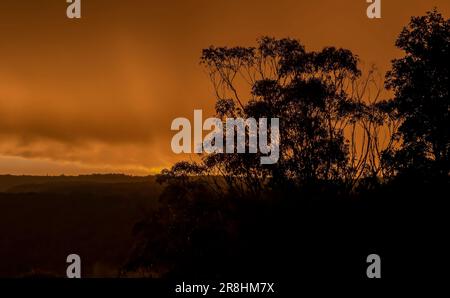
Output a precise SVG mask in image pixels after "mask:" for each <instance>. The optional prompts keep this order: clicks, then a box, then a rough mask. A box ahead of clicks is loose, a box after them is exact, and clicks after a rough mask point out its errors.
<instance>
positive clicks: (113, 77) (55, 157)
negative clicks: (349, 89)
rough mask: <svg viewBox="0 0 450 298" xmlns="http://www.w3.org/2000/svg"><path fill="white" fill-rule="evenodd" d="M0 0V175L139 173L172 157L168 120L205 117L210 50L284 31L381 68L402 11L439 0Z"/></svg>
mask: <svg viewBox="0 0 450 298" xmlns="http://www.w3.org/2000/svg"><path fill="white" fill-rule="evenodd" d="M367 5H368V4H366V0H340V1H335V0H308V1H306V0H276V1H275V0H273V1H268V0H178V1H176V0H166V1H150V0H127V1H125V0H82V19H81V20H69V19H67V18H66V15H65V10H66V6H67V4H66V1H65V0H1V1H0V174H6V173H11V174H34V175H40V174H44V175H45V174H50V175H59V174H68V175H71V174H80V173H92V172H125V173H129V174H138V175H143V174H150V173H154V172H155V171H158V170H159V169H160V168H162V167H167V166H170V165H171V164H172V163H173V162H174V161H176V160H179V159H182V158H186V157H185V156H175V155H174V154H173V153H172V152H171V149H170V139H171V137H172V135H173V132H171V131H170V124H171V122H172V120H173V119H174V118H176V117H188V118H192V114H193V110H194V109H196V108H200V109H203V110H204V111H205V112H204V114H206V115H208V114H209V115H212V112H213V110H212V107H213V106H214V93H213V90H212V87H211V85H210V83H209V80H208V77H207V76H206V74H205V73H204V71H203V70H202V68H201V66H200V65H199V57H200V54H201V50H202V49H203V48H206V47H208V46H210V45H217V46H221V45H227V46H234V45H248V46H250V45H254V42H255V39H256V38H257V37H260V36H262V35H269V36H275V37H279V38H281V37H294V38H298V39H300V40H301V41H302V42H303V43H304V44H305V45H306V48H307V49H308V50H318V49H320V48H322V47H324V46H327V45H334V46H338V47H345V48H349V49H351V50H352V51H353V52H354V53H356V54H358V55H359V56H360V58H361V59H362V60H363V61H364V62H365V64H367V65H370V64H372V63H375V64H376V65H377V66H378V68H379V69H380V72H382V73H384V72H385V71H386V70H387V69H388V67H389V62H390V60H391V59H392V58H394V57H398V56H399V55H400V54H401V53H400V52H399V51H398V50H397V49H396V48H395V47H394V42H395V39H396V36H397V35H398V33H399V32H400V30H401V29H402V27H403V26H404V25H406V24H407V23H408V21H409V18H410V16H412V15H422V14H424V13H425V12H426V11H427V10H430V9H432V8H433V6H437V7H438V9H439V10H440V11H441V12H442V13H443V14H444V15H445V16H446V17H448V15H449V12H450V1H448V0H427V1H423V0H409V1H408V0H390V1H388V0H383V1H382V16H383V19H381V20H369V19H368V18H367V17H366V13H365V11H366V8H367Z"/></svg>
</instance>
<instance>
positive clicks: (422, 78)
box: [383, 9, 450, 178]
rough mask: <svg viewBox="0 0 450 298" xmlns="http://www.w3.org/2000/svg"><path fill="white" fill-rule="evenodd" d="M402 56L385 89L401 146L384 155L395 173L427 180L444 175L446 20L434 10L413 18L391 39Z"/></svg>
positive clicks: (449, 26)
mask: <svg viewBox="0 0 450 298" xmlns="http://www.w3.org/2000/svg"><path fill="white" fill-rule="evenodd" d="M396 46H397V47H399V48H400V49H402V50H403V51H405V54H406V55H405V56H404V57H403V58H400V59H395V60H393V61H392V70H391V71H389V72H388V73H387V75H386V87H387V88H389V89H391V90H393V91H394V92H395V98H394V99H393V100H392V101H391V102H388V103H386V105H385V107H386V108H387V109H386V110H387V111H389V113H390V115H391V116H392V117H394V118H396V119H399V120H401V125H400V127H399V131H398V137H400V138H401V142H402V143H401V146H400V147H399V148H394V149H392V150H388V151H386V152H385V153H384V158H383V161H384V163H385V164H386V165H387V166H389V167H390V168H391V169H393V170H394V171H395V172H398V173H410V174H412V173H414V174H415V175H417V174H421V175H423V176H428V177H436V176H440V177H444V178H448V175H449V169H450V168H449V166H450V163H449V157H450V156H449V147H450V142H449V141H450V139H449V137H450V134H449V133H450V131H449V127H450V117H449V112H450V98H449V86H450V79H449V67H448V61H450V49H449V46H450V21H449V19H444V17H443V16H442V15H441V14H440V13H438V12H437V11H436V9H435V10H433V11H431V12H428V13H427V14H426V15H425V16H421V17H413V18H412V19H411V22H410V23H409V25H408V26H407V27H405V28H404V29H403V31H402V32H401V34H400V36H399V37H398V39H397V42H396Z"/></svg>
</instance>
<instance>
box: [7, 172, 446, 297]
mask: <svg viewBox="0 0 450 298" xmlns="http://www.w3.org/2000/svg"><path fill="white" fill-rule="evenodd" d="M12 181H13V182H12ZM21 182H25V183H21ZM0 187H1V188H2V190H1V193H0V243H1V245H0V260H1V262H0V277H2V278H8V277H43V276H44V277H65V272H66V266H67V264H66V256H67V255H69V254H71V253H77V254H79V255H80V256H81V257H82V274H83V277H117V276H118V274H119V269H120V268H122V266H123V265H124V264H125V263H126V261H127V258H128V257H129V254H130V251H131V248H132V247H133V243H134V239H133V235H132V230H133V226H134V225H135V223H136V222H137V221H139V220H141V219H142V218H145V217H151V216H152V212H153V211H152V210H154V208H155V206H157V204H158V196H159V194H160V193H161V186H159V185H158V184H157V183H156V182H155V180H154V178H152V177H146V178H131V177H122V176H121V177H111V176H110V177H95V178H92V177H90V178H86V177H84V178H83V177H79V178H70V177H66V178H39V179H38V178H34V180H33V179H31V178H30V177H22V178H20V177H19V178H17V177H16V178H12V177H1V178H0ZM446 200H448V187H447V185H433V186H431V185H427V186H423V185H420V183H418V184H417V183H410V184H406V185H405V184H403V185H402V186H395V187H384V188H380V189H373V190H371V191H366V192H365V193H362V194H360V195H358V196H355V197H348V198H345V199H344V198H336V197H334V196H333V195H330V196H327V195H315V196H311V197H308V198H302V197H301V196H300V195H299V197H298V198H293V197H292V196H290V197H288V198H274V199H273V200H270V201H267V202H254V201H252V202H250V201H249V202H242V203H239V204H238V205H237V206H239V207H238V208H237V209H236V210H235V211H236V214H235V217H236V218H238V220H239V228H238V229H239V230H238V231H237V232H234V234H233V235H235V237H234V238H233V239H231V240H230V239H229V238H227V237H225V238H223V237H221V236H220V235H221V234H220V233H221V232H222V231H218V232H217V233H216V234H215V232H214V229H213V230H209V231H204V232H205V233H206V234H205V235H206V236H205V237H202V238H201V240H200V242H197V243H196V247H197V250H195V251H194V252H188V253H187V255H188V257H186V258H184V259H181V260H180V261H179V262H180V263H179V264H177V267H176V270H174V271H173V272H171V273H170V274H168V275H167V276H166V278H167V279H165V281H166V282H167V283H168V284H171V285H170V286H167V287H172V286H173V283H171V282H172V281H174V282H176V281H181V280H190V279H191V280H197V281H198V280H224V281H238V282H248V281H259V282H260V281H273V282H276V283H277V284H278V287H279V288H284V289H285V290H286V289H288V288H289V289H291V290H292V289H295V288H296V287H300V288H301V287H302V285H308V284H309V282H310V281H320V282H325V281H328V280H330V281H344V282H353V281H362V282H364V281H366V280H367V276H366V268H367V266H368V264H367V263H366V258H367V256H368V255H369V254H373V253H375V254H378V255H379V256H380V257H381V261H382V263H381V264H382V265H381V268H382V269H381V270H382V279H383V280H388V281H399V280H403V281H404V280H407V281H411V282H413V281H425V280H432V281H439V280H441V279H443V278H444V275H443V272H445V268H446V265H444V264H446V262H447V260H446V254H447V253H448V244H446V243H447V240H448V225H447V224H448V220H447V218H448V209H447V208H446V207H445V204H444V202H445V201H446ZM218 235H219V236H218ZM130 276H133V275H130ZM167 280H170V282H169V281H167ZM152 283H155V281H148V283H147V285H151V284H152ZM158 285H159V287H161V284H158ZM164 285H165V284H164ZM135 286H136V285H135ZM140 286H141V287H142V286H144V287H145V284H140ZM133 287H134V286H133ZM164 289H166V290H168V291H169V290H171V289H169V288H164Z"/></svg>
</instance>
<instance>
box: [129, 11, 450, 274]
mask: <svg viewBox="0 0 450 298" xmlns="http://www.w3.org/2000/svg"><path fill="white" fill-rule="evenodd" d="M449 36H450V35H449V20H448V19H447V20H446V19H444V18H443V17H442V15H440V14H439V13H438V12H437V11H436V10H434V11H431V12H429V13H427V15H426V16H423V17H413V18H412V19H411V22H410V24H409V25H408V26H407V27H406V28H405V29H404V30H403V31H402V33H401V34H400V36H399V38H398V40H397V43H396V45H397V46H398V47H399V48H401V49H403V50H404V51H405V52H406V56H405V57H404V58H401V59H396V60H393V62H392V70H391V71H389V72H388V73H387V74H386V82H385V86H386V88H388V89H391V90H393V91H394V93H395V97H394V98H393V99H390V100H381V95H382V88H381V87H380V86H382V84H380V83H379V82H378V81H377V77H376V69H375V68H371V69H369V70H368V71H363V70H362V68H361V63H360V61H359V58H358V56H356V55H355V54H353V53H352V52H351V51H350V50H347V49H339V48H335V47H326V48H324V49H323V50H321V51H317V52H316V51H312V52H309V51H307V50H306V49H305V47H304V46H303V45H302V44H301V43H300V41H298V40H295V39H289V38H287V39H275V38H271V37H262V38H260V39H259V40H258V43H257V46H256V47H232V48H228V47H210V48H208V49H205V50H203V53H202V56H201V64H202V65H203V66H204V67H205V68H206V70H207V73H208V75H209V76H210V79H211V82H212V84H213V86H214V90H215V93H216V102H215V108H216V114H217V117H219V118H221V119H222V121H225V118H227V117H232V118H237V117H242V118H249V117H253V118H261V117H266V118H272V117H277V118H279V119H280V135H281V141H280V142H281V143H280V159H279V161H278V163H276V164H273V165H261V164H260V159H259V157H260V156H258V154H209V155H202V156H200V157H201V158H200V161H197V162H186V161H185V162H180V163H177V164H175V165H174V166H173V167H172V168H171V169H166V170H164V171H162V173H161V175H159V177H158V181H159V182H160V183H162V184H163V185H165V190H164V191H163V194H162V195H161V196H160V208H159V210H158V212H156V213H155V214H154V215H152V217H151V218H146V219H144V220H143V221H141V222H139V223H138V224H137V225H136V228H135V235H136V238H137V241H136V246H135V248H134V249H133V251H132V254H131V255H130V259H129V261H128V262H127V264H126V265H125V266H124V268H123V273H124V274H127V273H128V272H134V271H138V270H144V272H145V273H146V274H148V275H149V276H185V277H186V276H188V277H190V278H196V277H208V278H221V277H222V278H223V277H224V276H225V277H226V276H229V277H233V278H236V277H237V276H238V275H239V274H240V275H245V274H246V273H250V275H249V276H251V277H253V278H255V277H256V276H258V274H261V275H262V276H265V277H267V275H264V274H274V273H276V272H285V270H284V266H283V264H287V263H291V262H293V260H294V259H295V258H296V257H298V256H299V254H300V253H299V252H300V251H301V252H302V253H304V254H305V255H306V256H311V255H315V254H320V255H321V257H322V259H321V260H322V261H323V262H324V263H323V264H322V263H320V261H318V260H317V259H314V260H309V259H307V258H308V257H306V259H305V258H303V259H302V260H301V262H300V263H301V266H303V267H304V268H305V271H307V272H308V273H309V274H312V275H314V274H318V275H320V274H323V271H322V270H323V268H327V266H329V264H330V263H329V262H330V260H331V261H332V262H339V261H337V260H338V259H339V260H340V259H345V258H343V256H347V257H348V258H350V259H351V257H353V256H355V255H358V254H361V251H363V252H365V251H364V250H365V249H367V247H369V246H370V247H373V245H374V244H373V242H371V241H373V240H374V239H375V241H379V242H376V243H382V242H380V241H381V240H380V239H379V238H377V237H380V236H379V235H380V234H381V232H380V231H384V232H386V233H387V234H388V235H391V234H390V233H393V232H392V229H394V230H393V231H394V234H395V227H398V225H397V217H398V214H401V213H402V212H403V211H404V210H405V206H411V207H410V208H412V209H411V210H413V211H411V213H408V212H406V213H405V214H414V212H416V210H417V209H420V210H422V209H423V208H425V206H423V205H421V204H419V205H415V204H413V203H412V202H408V204H404V201H403V199H399V198H405V199H406V198H408V199H409V198H412V197H413V196H414V195H419V196H421V197H422V198H423V197H425V196H431V195H432V196H433V197H436V198H440V197H441V196H442V195H440V192H443V191H447V190H448V174H449V131H448V129H449V124H450V123H449V111H450V108H449V96H448V86H449V84H448V83H449V81H448V80H449V77H448V65H447V64H446V63H445V62H446V61H449V60H450V59H448V58H449V57H448V55H449V52H448V50H449V42H450V40H449ZM444 61H445V62H444ZM225 134H226V132H225V131H224V137H226V136H225ZM247 134H248V132H247ZM356 135H359V136H358V137H356ZM383 139H385V140H386V141H383ZM246 140H248V136H247V138H246ZM247 146H248V144H247ZM247 152H248V150H247ZM418 174H420V175H419V176H418ZM417 177H422V178H419V179H416V178H417ZM423 177H427V178H423ZM439 177H440V179H435V178H439ZM411 179H414V184H413V185H410V183H411ZM405 182H406V183H405ZM423 185H425V186H426V187H423V188H422V186H423ZM388 199H390V200H391V199H394V201H387V200H388ZM431 205H432V204H431V203H430V205H426V206H431ZM369 206H370V208H369ZM417 206H419V207H417ZM414 208H417V209H414ZM355 210H357V211H355ZM380 213H381V214H384V216H385V217H384V218H383V220H381V221H382V222H383V226H381V227H379V226H377V223H378V222H377V221H375V223H372V222H371V221H370V220H368V218H379V215H380ZM402 218H403V219H404V221H405V222H408V223H410V227H411V234H409V233H410V232H408V231H402V233H403V234H402V235H403V237H412V238H411V239H414V240H411V241H412V243H415V242H414V241H415V239H416V237H417V236H418V234H417V233H418V232H417V231H418V230H419V227H418V226H417V224H415V223H414V221H413V216H411V217H409V215H408V216H405V217H402ZM311 223H314V227H313V228H311ZM327 223H333V224H332V225H328V224H327ZM403 224H404V222H402V225H403ZM363 227H364V230H363ZM423 228H424V227H423V226H421V227H420V229H421V230H424V229H423ZM429 233H432V232H429ZM266 235H270V237H266ZM297 235H302V237H303V238H302V239H303V240H304V242H303V243H304V244H305V245H302V246H297V245H295V244H293V242H292V239H293V238H295V237H296V236H297ZM367 235H369V236H367ZM373 235H374V236H373ZM392 235H393V234H392ZM371 237H372V238H374V239H372V238H371ZM355 239H358V241H359V242H358V243H356V242H355V241H356V240H355ZM408 239H409V238H408ZM389 241H390V243H397V242H398V241H400V240H398V238H397V237H394V236H392V238H389ZM338 243H339V245H337V244H338ZM343 243H346V244H348V245H347V246H345V245H344V246H342V245H341V244H343ZM397 244H398V245H404V246H405V247H407V248H408V249H410V247H411V246H412V245H410V246H408V245H409V244H410V242H408V241H405V240H404V239H401V242H398V243H397ZM330 247H333V252H334V254H333V253H331V254H330V252H329V251H328V250H326V248H330ZM268 255H270V256H272V257H271V258H267V256H268ZM324 255H329V256H330V258H329V259H327V258H323V256H324ZM336 256H337V257H336ZM359 257H361V256H359ZM318 262H319V263H318ZM243 264H247V265H246V266H244V265H243ZM321 266H322V267H321ZM339 266H341V267H345V266H346V264H345V265H344V264H339ZM402 266H404V267H406V265H405V264H401V265H399V268H400V267H402ZM404 267H402V269H401V270H404ZM235 268H239V272H238V273H237V272H236V270H235ZM321 268H322V269H321ZM402 272H403V271H402ZM227 274H228V275H227ZM358 274H359V273H358Z"/></svg>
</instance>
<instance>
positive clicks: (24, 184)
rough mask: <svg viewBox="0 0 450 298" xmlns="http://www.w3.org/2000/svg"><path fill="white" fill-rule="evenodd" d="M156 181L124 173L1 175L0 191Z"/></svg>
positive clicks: (38, 190)
mask: <svg viewBox="0 0 450 298" xmlns="http://www.w3.org/2000/svg"><path fill="white" fill-rule="evenodd" d="M123 183H124V184H133V183H150V184H154V183H155V177H154V176H145V177H141V176H128V175H123V174H93V175H79V176H14V175H0V192H14V193H17V192H47V191H52V190H53V191H54V190H62V189H64V188H65V187H68V188H79V186H80V185H83V186H94V185H97V186H99V185H103V186H106V185H111V184H123Z"/></svg>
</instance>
